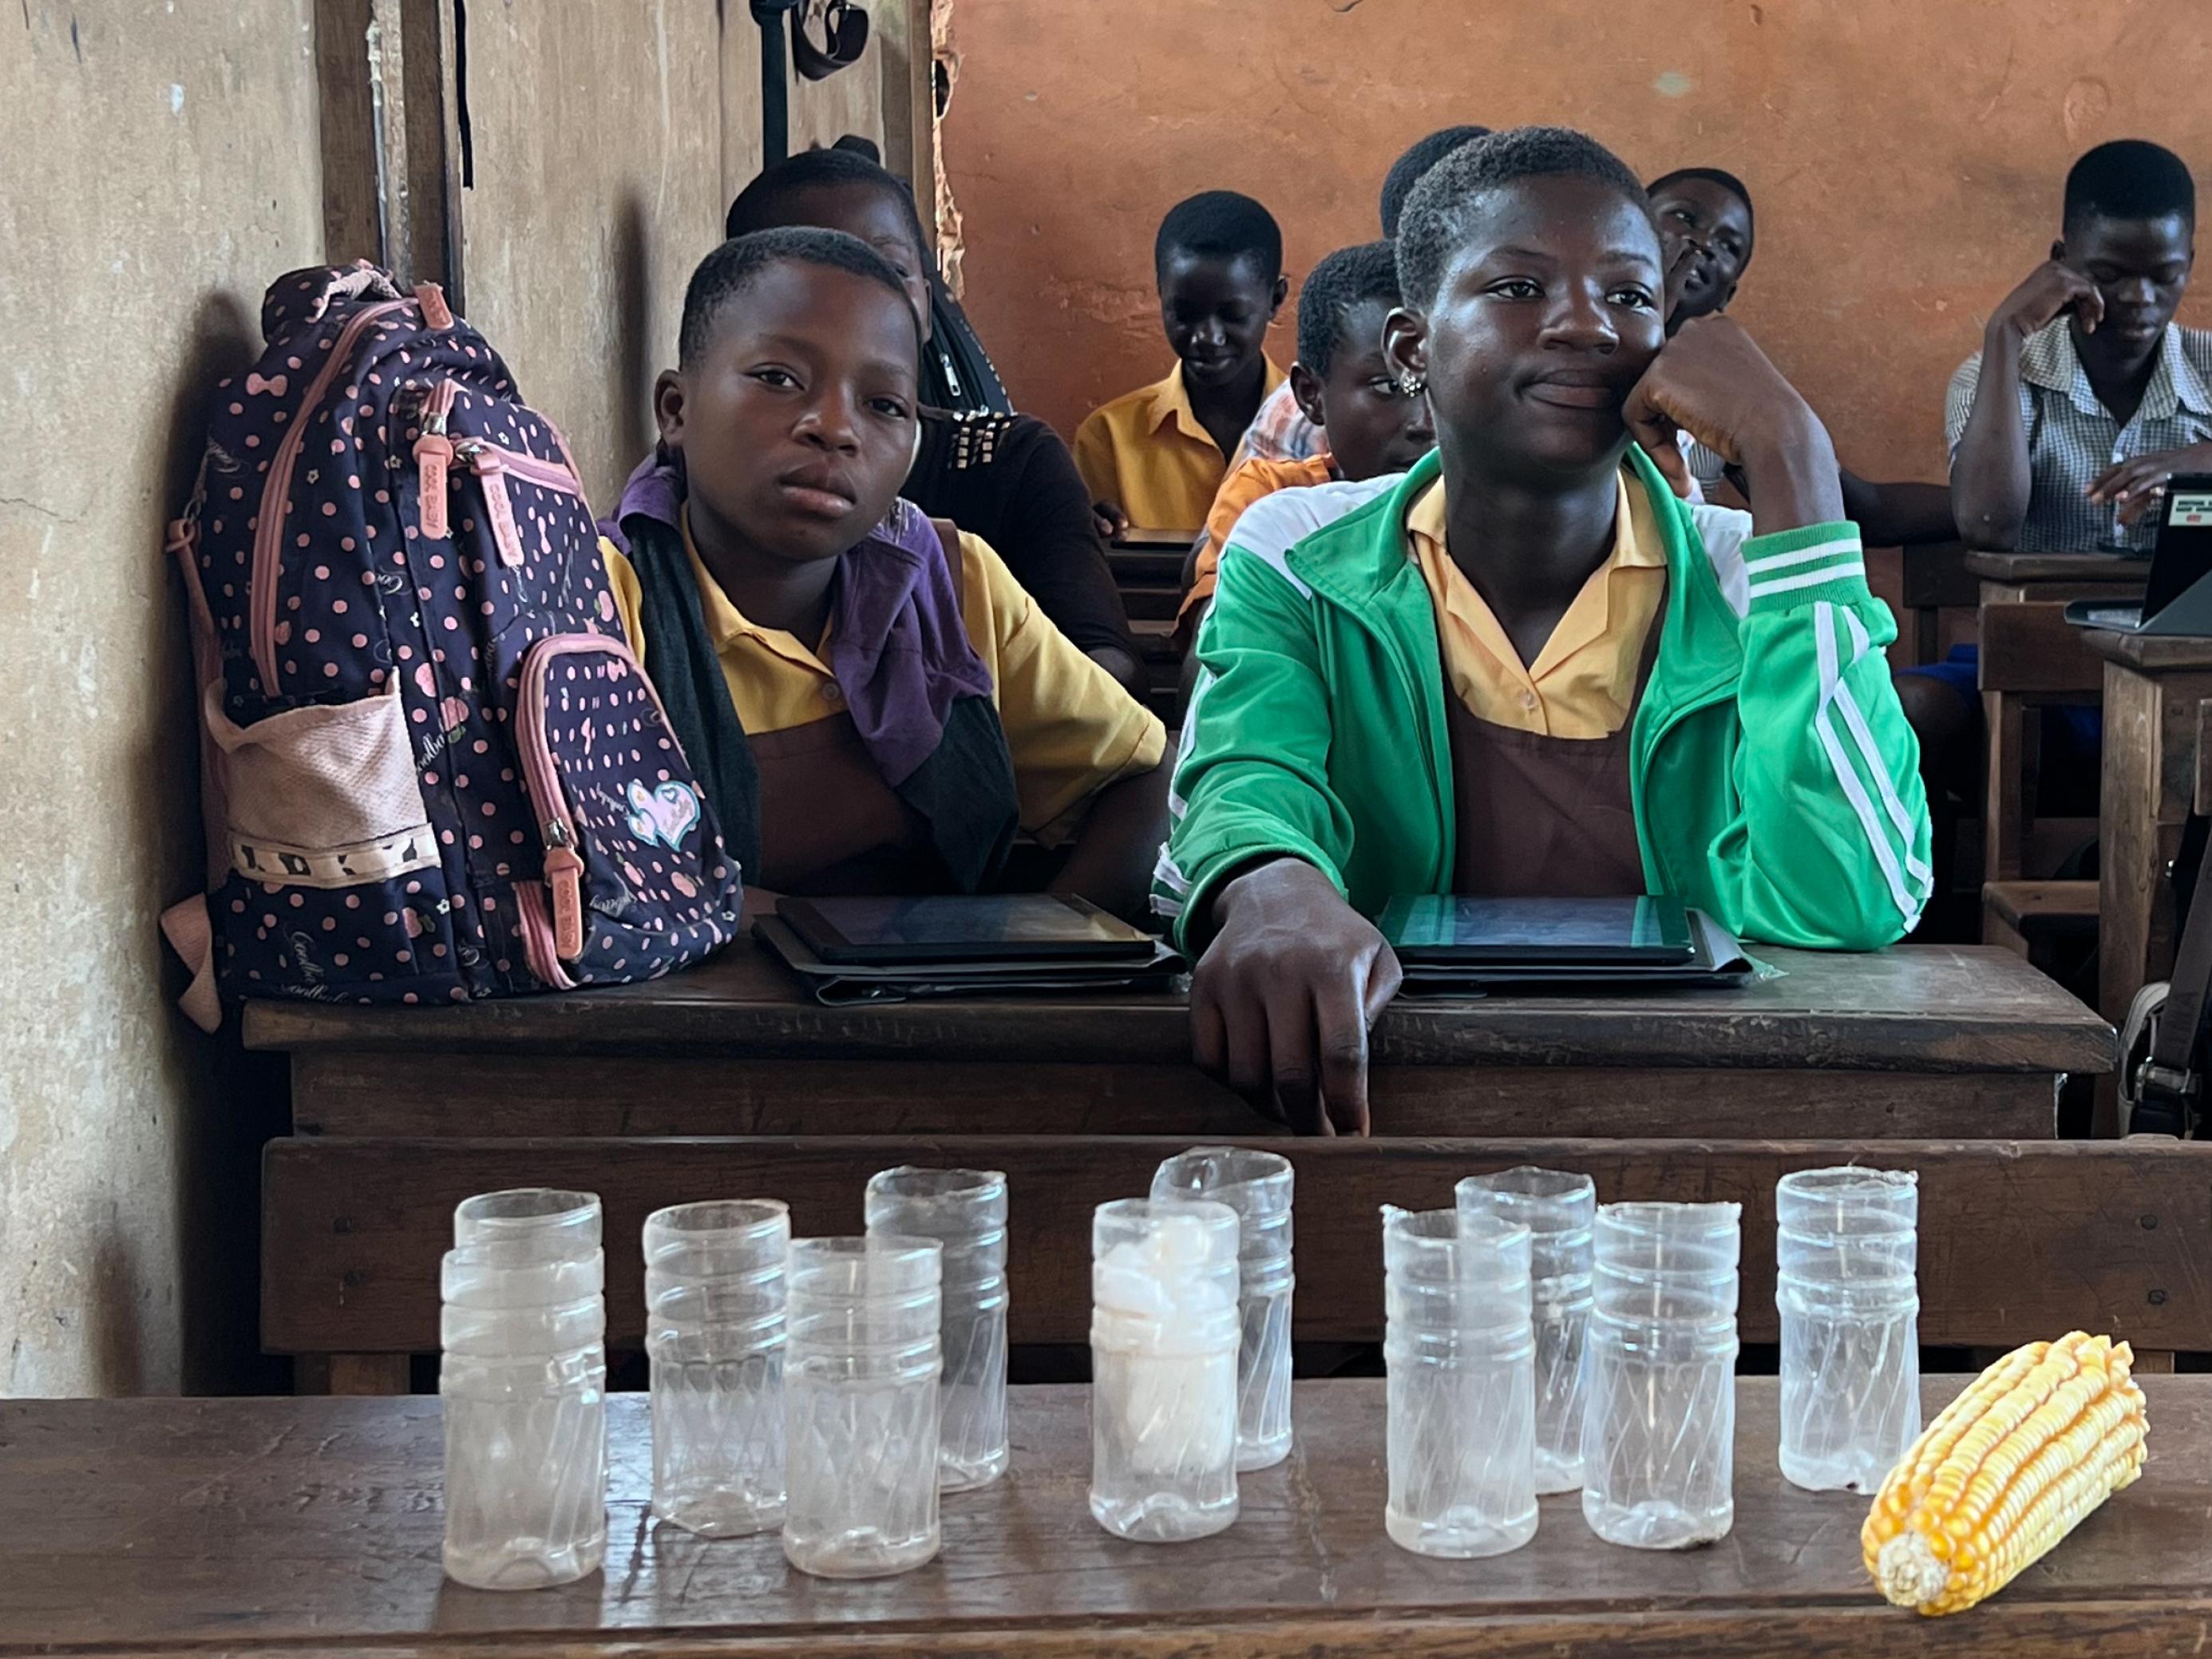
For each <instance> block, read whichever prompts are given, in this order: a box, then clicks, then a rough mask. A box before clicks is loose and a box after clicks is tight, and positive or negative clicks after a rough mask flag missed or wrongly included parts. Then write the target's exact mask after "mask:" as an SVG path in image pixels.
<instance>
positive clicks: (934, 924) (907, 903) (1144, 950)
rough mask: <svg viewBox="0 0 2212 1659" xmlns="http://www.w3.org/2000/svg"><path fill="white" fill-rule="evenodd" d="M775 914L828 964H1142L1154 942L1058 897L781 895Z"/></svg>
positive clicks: (1085, 904) (1079, 902) (1090, 907)
mask: <svg viewBox="0 0 2212 1659" xmlns="http://www.w3.org/2000/svg"><path fill="white" fill-rule="evenodd" d="M775 913H776V915H779V916H781V917H782V918H783V920H784V921H786V922H787V923H788V924H789V925H790V927H791V930H792V932H793V933H797V934H798V935H799V938H800V939H803V940H805V943H806V946H807V948H808V949H809V950H811V951H813V952H814V954H815V955H816V956H817V957H821V958H822V960H823V961H824V962H827V963H847V964H851V965H854V966H866V967H893V966H897V965H900V964H902V963H933V962H1022V961H1027V960H1032V959H1033V960H1036V961H1041V962H1042V961H1050V962H1124V961H1127V962H1138V961H1144V960H1148V959H1149V958H1150V957H1152V954H1153V951H1154V948H1155V945H1156V941H1155V940H1154V939H1153V938H1152V935H1151V934H1150V933H1139V932H1138V931H1137V930H1136V929H1135V928H1133V927H1130V926H1129V925H1128V924H1127V923H1126V922H1124V921H1121V919H1120V918H1119V917H1116V916H1110V915H1107V914H1106V912H1105V911H1103V910H1102V909H1100V908H1098V907H1097V905H1095V904H1093V903H1091V902H1090V901H1089V900H1087V899H1079V898H1073V897H1069V896H1064V895H1061V894H1058V893H978V894H972V895H960V894H953V895H945V896H936V897H931V898H891V897H881V898H877V897H866V898H858V897H856V898H817V899H802V898H782V899H778V900H777V901H776V904H775Z"/></svg>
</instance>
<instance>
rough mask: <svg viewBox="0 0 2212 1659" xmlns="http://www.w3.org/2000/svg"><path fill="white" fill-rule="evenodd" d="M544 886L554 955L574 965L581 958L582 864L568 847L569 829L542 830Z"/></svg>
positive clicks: (553, 825)
mask: <svg viewBox="0 0 2212 1659" xmlns="http://www.w3.org/2000/svg"><path fill="white" fill-rule="evenodd" d="M545 839H546V841H547V842H548V843H550V844H549V845H548V847H547V848H546V850H545V884H546V886H547V887H549V888H550V889H551V890H552V893H553V954H554V955H555V956H556V957H560V958H561V960H562V961H563V962H574V961H575V959H576V958H577V957H580V956H582V955H583V954H584V861H583V860H581V859H580V858H578V857H577V856H576V854H575V851H574V848H571V847H570V846H569V845H568V825H567V824H565V823H560V822H558V821H557V820H556V822H554V823H549V824H547V825H546V826H545Z"/></svg>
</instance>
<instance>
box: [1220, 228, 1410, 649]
mask: <svg viewBox="0 0 2212 1659" xmlns="http://www.w3.org/2000/svg"><path fill="white" fill-rule="evenodd" d="M1397 308H1398V248H1397V244H1396V243H1395V242H1389V241H1383V242H1366V243H1363V244H1362V245H1360V246H1358V247H1340V248H1339V249H1337V251H1336V252H1334V253H1332V254H1330V255H1329V256H1328V258H1325V259H1323V260H1322V262H1321V263H1320V264H1316V266H1315V267H1314V268H1313V272H1312V274H1311V275H1310V276H1308V277H1307V278H1306V280H1305V286H1304V288H1303V289H1300V290H1299V292H1298V360H1297V362H1295V363H1292V364H1291V392H1292V394H1293V395H1295V396H1296V397H1297V400H1298V409H1299V410H1300V412H1301V413H1303V414H1304V416H1305V417H1306V419H1308V420H1309V421H1311V422H1313V423H1314V426H1315V427H1316V428H1317V429H1318V431H1319V432H1320V434H1321V439H1322V449H1321V452H1320V453H1318V454H1316V455H1312V456H1310V457H1308V458H1307V459H1304V460H1281V461H1278V460H1265V459H1261V458H1259V457H1257V456H1255V457H1254V458H1253V459H1250V460H1248V461H1245V462H1243V463H1242V464H1240V465H1238V466H1237V469H1236V470H1235V471H1232V472H1231V473H1230V475H1229V476H1228V477H1226V478H1225V479H1223V480H1222V483H1221V489H1220V491H1219V492H1218V494H1217V495H1215V496H1214V498H1213V507H1212V511H1211V512H1210V513H1207V514H1206V533H1205V534H1204V535H1203V536H1201V537H1200V538H1199V542H1198V545H1197V546H1196V547H1194V549H1192V550H1191V563H1190V569H1189V576H1188V580H1187V581H1186V583H1185V586H1186V588H1187V590H1188V591H1187V592H1186V593H1185V595H1184V598H1183V602H1182V611H1180V613H1179V614H1178V615H1177V616H1176V642H1177V644H1178V645H1179V646H1181V647H1184V648H1186V649H1188V646H1189V644H1190V636H1191V635H1193V634H1194V633H1196V632H1197V631H1198V622H1199V618H1200V617H1203V616H1204V615H1205V614H1206V604H1207V602H1208V601H1209V600H1210V599H1212V597H1213V584H1214V578H1215V569H1216V567H1217V566H1218V564H1219V563H1220V560H1221V550H1222V548H1223V547H1224V546H1225V545H1226V544H1228V541H1229V532H1230V531H1231V530H1232V529H1234V528H1235V527H1236V524H1237V519H1238V518H1239V517H1240V516H1241V515H1242V514H1243V511H1244V509H1245V508H1246V507H1249V506H1251V505H1252V503H1253V502H1255V501H1259V500H1260V499H1261V497H1263V496H1267V495H1273V494H1274V493H1275V491H1277V490H1279V489H1297V488H1299V487H1301V486H1304V485H1308V484H1322V483H1334V482H1335V481H1337V480H1339V479H1350V480H1351V481H1352V482H1353V483H1364V481H1365V480H1367V479H1369V478H1379V477H1383V476H1384V475H1385V474H1386V473H1392V472H1403V471H1406V470H1407V468H1408V467H1410V466H1412V465H1413V463H1414V462H1415V461H1418V460H1419V459H1421V457H1422V456H1424V455H1425V454H1427V453H1429V452H1430V451H1431V449H1434V448H1435V447H1437V432H1436V422H1434V421H1433V420H1431V418H1430V416H1429V400H1428V399H1427V398H1425V397H1421V396H1418V395H1415V396H1408V395H1407V392H1406V391H1405V389H1404V388H1403V387H1401V386H1400V385H1399V384H1398V380H1397V377H1396V376H1395V374H1393V373H1392V371H1391V368H1390V365H1389V363H1388V362H1384V361H1383V324H1384V323H1386V322H1388V321H1389V317H1390V313H1392V312H1394V311H1395V310H1396V309H1397Z"/></svg>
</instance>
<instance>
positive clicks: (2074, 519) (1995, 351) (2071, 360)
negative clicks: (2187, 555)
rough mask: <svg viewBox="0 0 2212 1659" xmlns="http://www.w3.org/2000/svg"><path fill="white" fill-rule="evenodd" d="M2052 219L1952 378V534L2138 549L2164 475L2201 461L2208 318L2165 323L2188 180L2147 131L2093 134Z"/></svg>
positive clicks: (2186, 232)
mask: <svg viewBox="0 0 2212 1659" xmlns="http://www.w3.org/2000/svg"><path fill="white" fill-rule="evenodd" d="M2060 228H2061V232H2062V234H2061V235H2060V237H2059V240H2057V241H2055V242H2053V243H2052V244H2051V258H2049V259H2047V260H2045V262H2044V263H2043V264H2040V265H2039V266H2037V267H2036V268H2035V270H2033V272H2031V273H2030V274H2029V276H2028V278H2027V281H2026V282H2024V283H2021V285H2020V286H2019V287H2018V288H2016V289H2014V290H2013V291H2012V293H2011V294H2010V295H2008V297H2007V298H2006V300H2005V301H2004V303H2003V304H2002V305H2001V306H1999V307H1997V308H1996V311H1995V312H1994V313H1991V315H1990V320H1989V325H1988V326H1987V327H1986V328H1984V330H1983V331H1982V349H1980V350H1979V351H1978V352H1976V353H1975V354H1974V355H1973V356H1971V357H1969V358H1967V359H1966V362H1964V363H1961V364H1960V366H1959V372H1958V374H1955V375H1954V376H1953V377H1952V380H1951V390H1950V395H1949V396H1948V398H1946V399H1945V401H1944V407H1943V425H1944V431H1945V435H1946V436H1947V437H1948V440H1949V442H1950V446H1951V493H1952V495H1953V497H1954V501H1955V502H1956V505H1957V509H1958V515H1959V532H1960V535H1962V536H1963V537H1964V538H1966V544H1967V545H1968V546H1969V547H1975V548H1982V549H1986V550H1990V551H1994V552H2015V551H2016V552H2021V553H2087V552H2090V551H2093V550H2096V549H2098V548H2113V549H2124V550H2131V551H2135V552H2143V553H2147V552H2148V551H2149V550H2150V549H2151V547H2152V545H2153V544H2154V542H2155V541H2156V539H2157V530H2156V520H2155V519H2154V518H2150V517H2146V515H2145V514H2146V509H2147V508H2148V507H2149V505H2150V503H2151V502H2152V501H2154V499H2155V498H2156V495H2157V494H2158V492H2159V491H2160V489H2162V488H2163V487H2164V485H2165V483H2166V479H2168V478H2169V477H2172V476H2173V474H2175V473H2177V472H2203V471H2212V331H2206V330H2204V329H2201V328H2183V327H2181V326H2180V325H2178V324H2177V323H2175V321H2174V320H2173V313H2174V312H2175V310H2176V308H2177V307H2179V305H2180V304H2181V296H2182V295H2184V294H2185V292H2187V290H2188V288H2189V272H2190V267H2191V265H2192V264H2194V263H2195V260H2196V257H2197V246H2196V241H2197V185H2196V182H2195V181H2194V180H2193V179H2191V177H2190V176H2189V169H2188V168H2187V167H2185V166H2184V165H2183V164H2182V161H2181V158H2180V157H2179V156H2178V155H2175V154H2173V152H2172V151H2171V150H2168V149H2161V148H2160V147H2159V146H2158V145H2156V144H2149V143H2142V141H2140V140H2138V139H2121V140H2118V141H2117V142H2115V143H2109V144H2100V145H2098V146H2097V148H2096V149H2093V150H2091V151H2090V152H2089V153H2088V154H2087V155H2084V156H2083V157H2082V158H2081V160H2080V161H2076V162H2075V164H2074V167H2073V171H2071V172H2070V173H2068V174H2067V175H2066V196H2065V201H2064V205H2063V219H2062V222H2061V226H2060Z"/></svg>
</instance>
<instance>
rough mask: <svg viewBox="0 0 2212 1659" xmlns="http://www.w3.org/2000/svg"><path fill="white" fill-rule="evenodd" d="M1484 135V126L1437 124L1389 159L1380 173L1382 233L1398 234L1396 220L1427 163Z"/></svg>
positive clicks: (1487, 132) (1425, 172) (1486, 130)
mask: <svg viewBox="0 0 2212 1659" xmlns="http://www.w3.org/2000/svg"><path fill="white" fill-rule="evenodd" d="M1487 137H1490V129H1489V128H1488V127H1474V126H1465V127H1439V128H1438V129H1437V131H1434V132H1432V133H1431V134H1429V136H1428V137H1425V138H1416V139H1414V140H1413V143H1410V144H1408V145H1407V146H1406V153H1405V154H1404V155H1401V156H1400V157H1399V158H1398V159H1397V160H1396V161H1393V162H1391V163H1390V171H1389V172H1388V173H1384V174H1383V234H1384V235H1385V236H1395V235H1396V234H1398V221H1399V220H1400V219H1401V218H1403V217H1404V216H1405V213H1406V198H1407V197H1408V196H1411V195H1412V194H1413V186H1414V185H1418V184H1419V183H1420V182H1421V180H1422V179H1424V178H1425V177H1427V176H1428V171H1429V169H1430V168H1431V167H1434V166H1436V164H1437V162H1439V161H1443V159H1444V157H1445V156H1447V155H1450V154H1451V153H1452V152H1453V151H1454V150H1455V149H1458V148H1459V147H1460V146H1461V145H1462V144H1464V143H1469V142H1470V141H1472V140H1474V139H1476V138H1487Z"/></svg>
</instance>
